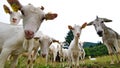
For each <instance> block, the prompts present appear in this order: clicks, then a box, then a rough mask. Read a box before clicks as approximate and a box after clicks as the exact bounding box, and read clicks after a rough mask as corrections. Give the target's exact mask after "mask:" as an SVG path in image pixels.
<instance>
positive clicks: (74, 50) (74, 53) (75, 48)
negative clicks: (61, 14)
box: [68, 23, 87, 67]
mask: <svg viewBox="0 0 120 68" xmlns="http://www.w3.org/2000/svg"><path fill="white" fill-rule="evenodd" d="M86 25H87V24H86V23H84V24H83V25H82V26H79V25H75V26H74V27H72V26H68V28H69V29H70V30H72V32H73V35H74V39H73V40H72V41H71V43H70V46H69V48H68V55H69V62H71V61H72V67H79V57H80V51H81V49H80V46H79V37H80V34H81V30H82V29H83V28H85V26H86ZM69 64H70V63H69Z"/></svg>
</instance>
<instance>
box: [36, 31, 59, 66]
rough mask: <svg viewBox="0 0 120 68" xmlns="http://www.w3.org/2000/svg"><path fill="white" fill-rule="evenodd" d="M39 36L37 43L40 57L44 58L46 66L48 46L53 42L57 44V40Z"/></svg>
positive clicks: (43, 35)
mask: <svg viewBox="0 0 120 68" xmlns="http://www.w3.org/2000/svg"><path fill="white" fill-rule="evenodd" d="M38 34H39V42H40V49H41V56H42V57H44V58H46V65H47V63H48V55H49V46H50V45H51V44H52V43H53V42H58V43H59V41H58V40H55V39H53V38H51V37H49V36H47V35H45V34H42V33H41V34H40V33H38Z"/></svg>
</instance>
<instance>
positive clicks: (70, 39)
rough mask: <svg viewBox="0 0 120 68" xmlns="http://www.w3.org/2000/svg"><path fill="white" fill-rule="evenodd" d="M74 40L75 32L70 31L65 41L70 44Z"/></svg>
mask: <svg viewBox="0 0 120 68" xmlns="http://www.w3.org/2000/svg"><path fill="white" fill-rule="evenodd" d="M73 38H74V35H73V32H72V31H71V30H70V31H69V32H68V33H67V36H66V37H65V41H66V42H68V43H69V44H70V43H71V41H72V40H73Z"/></svg>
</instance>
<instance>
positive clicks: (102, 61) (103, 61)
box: [5, 56, 120, 68]
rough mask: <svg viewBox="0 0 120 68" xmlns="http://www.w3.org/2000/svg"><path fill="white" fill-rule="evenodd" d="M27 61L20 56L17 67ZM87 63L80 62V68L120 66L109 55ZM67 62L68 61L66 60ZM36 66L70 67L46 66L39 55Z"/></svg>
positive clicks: (6, 67)
mask: <svg viewBox="0 0 120 68" xmlns="http://www.w3.org/2000/svg"><path fill="white" fill-rule="evenodd" d="M26 61H27V58H25V57H20V58H19V61H18V65H17V68H26ZM84 62H85V64H82V63H81V62H80V68H120V63H117V60H115V64H110V57H109V56H102V57H96V60H93V61H91V60H89V59H88V58H86V59H85V60H84ZM64 63H65V64H66V62H64ZM5 68H10V61H7V62H6V65H5ZM34 68H68V67H67V66H66V65H65V66H63V65H62V63H58V62H49V63H48V65H47V66H46V64H45V59H44V58H41V57H38V58H37V60H36V62H35V64H34Z"/></svg>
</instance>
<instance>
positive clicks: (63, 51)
mask: <svg viewBox="0 0 120 68" xmlns="http://www.w3.org/2000/svg"><path fill="white" fill-rule="evenodd" d="M64 45H65V42H60V49H59V54H60V58H61V61H63V62H64V61H65V60H66V61H68V49H64V48H63V46H64Z"/></svg>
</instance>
